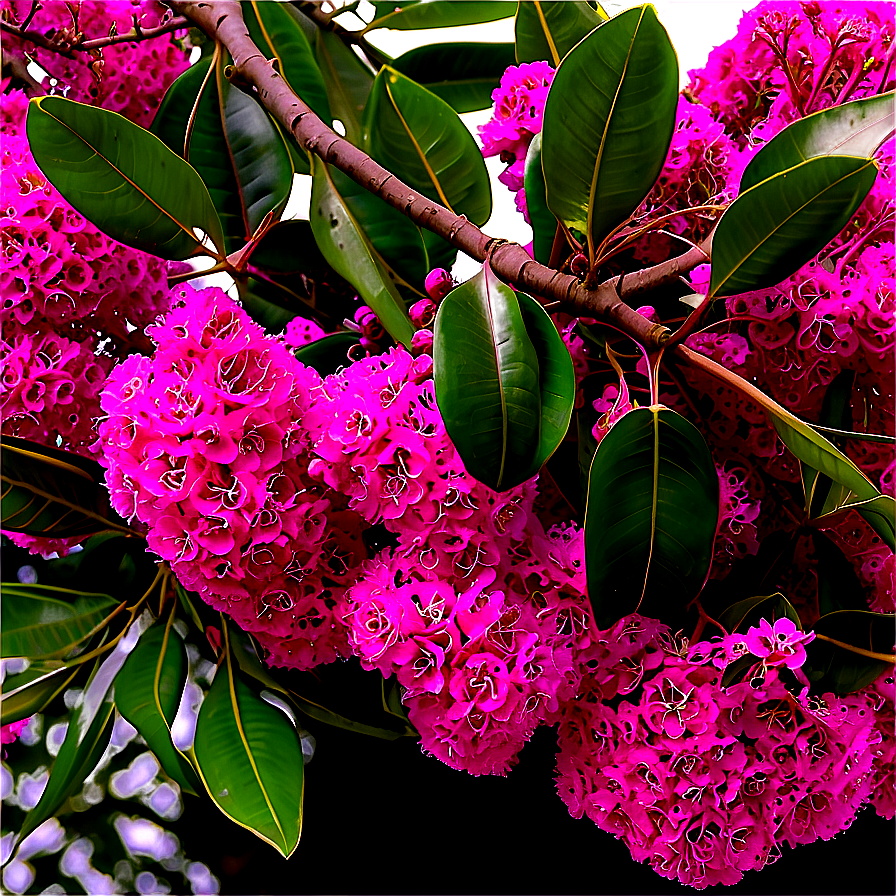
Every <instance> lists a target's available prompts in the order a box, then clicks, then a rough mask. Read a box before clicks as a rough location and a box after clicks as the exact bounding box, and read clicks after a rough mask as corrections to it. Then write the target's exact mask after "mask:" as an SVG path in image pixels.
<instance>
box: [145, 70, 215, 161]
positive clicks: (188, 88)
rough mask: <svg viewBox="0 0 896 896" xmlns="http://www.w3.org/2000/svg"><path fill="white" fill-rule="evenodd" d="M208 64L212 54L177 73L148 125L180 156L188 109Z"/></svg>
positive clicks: (152, 131)
mask: <svg viewBox="0 0 896 896" xmlns="http://www.w3.org/2000/svg"><path fill="white" fill-rule="evenodd" d="M210 65H211V57H208V58H206V59H200V60H199V61H198V62H197V63H196V64H195V65H191V66H190V67H189V68H188V69H187V70H186V71H185V72H183V73H181V74H180V75H178V77H177V78H175V80H174V82H173V83H172V84H171V86H170V87H169V88H168V89H167V90H166V91H165V96H164V97H163V98H162V103H161V105H160V106H159V108H158V111H157V112H156V114H155V117H154V118H153V120H152V124H151V125H150V126H149V132H150V133H151V134H155V135H156V137H158V138H159V140H161V141H162V143H164V144H165V146H167V147H168V149H170V150H171V151H172V152H174V153H177V155H179V156H180V157H181V158H185V156H184V141H185V139H186V136H187V125H188V124H189V121H190V113H191V112H192V110H193V105H194V103H195V102H196V97H197V96H199V89H200V88H201V87H202V82H203V81H204V80H205V76H206V74H207V73H208V70H209V66H210ZM194 167H195V166H194ZM198 170H199V169H197V171H198ZM200 174H201V172H200Z"/></svg>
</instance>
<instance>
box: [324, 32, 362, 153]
mask: <svg viewBox="0 0 896 896" xmlns="http://www.w3.org/2000/svg"><path fill="white" fill-rule="evenodd" d="M314 56H315V59H317V64H318V66H319V67H320V70H321V72H323V75H324V83H325V84H326V88H327V96H328V97H329V100H330V109H331V110H332V115H333V118H334V119H336V120H337V121H341V122H342V125H343V127H344V128H345V137H346V139H347V140H349V141H350V142H351V143H354V144H355V145H356V146H357V145H359V144H360V142H361V131H362V128H361V114H362V112H363V111H364V105H365V104H366V103H367V97H368V96H369V95H370V88H371V87H372V86H373V73H372V72H371V71H370V70H369V69H368V68H367V67H366V66H365V65H364V63H363V62H361V60H360V59H359V58H358V57H357V56H356V55H355V54H354V53H353V52H352V51H351V49H350V48H349V47H347V46H346V45H345V43H343V41H342V40H341V38H339V36H338V35H336V34H334V33H333V32H332V31H327V30H326V29H324V28H321V29H319V30H318V32H317V34H316V35H315V38H314Z"/></svg>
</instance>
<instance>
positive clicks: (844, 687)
mask: <svg viewBox="0 0 896 896" xmlns="http://www.w3.org/2000/svg"><path fill="white" fill-rule="evenodd" d="M894 621H896V616H893V614H892V613H887V614H884V613H871V612H869V611H867V610H838V611H837V612H834V613H828V614H827V615H825V616H822V617H821V618H820V619H819V620H818V622H816V623H815V628H814V629H813V631H814V632H815V640H813V641H812V642H810V643H809V644H807V645H806V662H805V663H804V665H803V671H804V672H805V673H806V677H807V678H808V679H809V682H810V683H811V686H812V690H813V692H814V693H816V694H822V693H825V692H826V691H832V692H833V693H835V694H837V695H838V696H842V695H844V694H852V693H855V692H856V691H858V690H861V689H862V688H863V687H866V686H867V685H869V684H871V683H872V682H873V681H875V680H876V679H877V678H879V677H880V675H882V674H883V673H884V672H886V671H887V670H888V669H892V667H893V663H894V662H896V657H894V655H893V641H894Z"/></svg>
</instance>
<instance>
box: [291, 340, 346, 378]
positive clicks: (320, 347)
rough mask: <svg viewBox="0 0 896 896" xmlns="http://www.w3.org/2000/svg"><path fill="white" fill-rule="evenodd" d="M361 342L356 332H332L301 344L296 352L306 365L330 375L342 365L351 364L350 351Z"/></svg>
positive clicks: (300, 360) (299, 359) (320, 372)
mask: <svg viewBox="0 0 896 896" xmlns="http://www.w3.org/2000/svg"><path fill="white" fill-rule="evenodd" d="M360 342H361V340H360V338H359V337H358V336H357V335H356V334H355V333H347V332H346V333H332V334H331V335H329V336H324V337H322V338H321V339H315V340H314V342H309V343H308V344H307V345H303V346H301V348H298V349H296V350H295V352H294V354H295V356H296V360H297V361H299V362H301V363H302V364H304V365H305V366H306V367H313V368H314V369H315V370H316V371H317V372H318V373H319V374H320V375H321V376H329V375H330V374H331V373H336V371H337V370H338V369H339V368H340V367H347V366H348V365H349V364H351V361H350V360H349V358H348V351H349V350H350V349H351V347H352V346H353V345H358V344H360Z"/></svg>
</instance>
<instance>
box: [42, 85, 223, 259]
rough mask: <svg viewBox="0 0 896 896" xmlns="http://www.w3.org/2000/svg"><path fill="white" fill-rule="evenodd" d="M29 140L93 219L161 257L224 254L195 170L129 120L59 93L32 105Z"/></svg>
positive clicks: (63, 189)
mask: <svg viewBox="0 0 896 896" xmlns="http://www.w3.org/2000/svg"><path fill="white" fill-rule="evenodd" d="M28 141H29V143H30V144H31V147H32V153H33V154H34V160H35V161H36V162H37V164H38V165H39V166H40V169H41V171H43V173H44V174H45V175H46V176H47V179H48V180H49V181H50V183H52V184H53V186H54V187H56V189H57V190H59V192H60V193H61V194H62V195H63V196H64V197H65V199H66V200H67V201H68V202H69V203H71V205H72V206H74V207H75V208H76V209H77V210H78V211H79V212H81V214H82V215H84V217H85V218H87V220H88V221H92V222H93V223H95V224H96V225H97V227H99V228H100V230H102V231H103V232H104V233H107V234H108V235H109V236H111V237H113V238H114V239H116V240H118V241H119V242H121V243H124V244H125V245H128V246H133V247H134V248H136V249H143V250H144V251H145V252H151V253H152V254H154V255H159V256H161V257H162V258H170V259H184V258H189V257H190V256H191V255H196V254H202V253H207V250H206V249H205V248H204V247H203V245H202V242H201V239H200V237H198V236H197V235H196V234H195V233H194V232H193V229H194V228H198V229H199V230H201V231H203V232H204V233H207V234H208V235H209V237H210V238H211V241H212V243H214V245H215V246H216V247H217V248H218V250H219V251H220V250H221V249H223V246H224V238H223V233H222V231H221V222H220V220H219V219H218V215H217V213H216V212H215V209H214V206H213V205H212V201H211V198H210V197H209V195H208V190H206V188H205V185H204V184H203V182H202V179H201V178H200V177H199V175H198V174H197V173H196V171H195V169H193V168H192V167H190V165H188V164H187V163H186V162H185V161H184V160H183V159H181V158H179V157H178V156H177V155H176V154H175V153H173V152H171V150H169V149H168V147H166V146H165V144H164V143H162V141H161V140H159V139H158V138H156V137H154V136H153V135H152V134H150V133H149V132H148V131H146V130H144V129H143V128H141V127H138V126H137V125H135V124H133V123H131V122H130V121H128V120H127V119H126V118H122V116H120V115H117V114H116V113H115V112H109V111H107V110H106V109H100V108H98V107H96V106H85V105H83V104H81V103H75V102H72V101H71V100H67V99H63V98H62V97H57V96H43V97H39V98H37V99H34V100H32V101H31V103H30V104H29V106H28Z"/></svg>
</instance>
